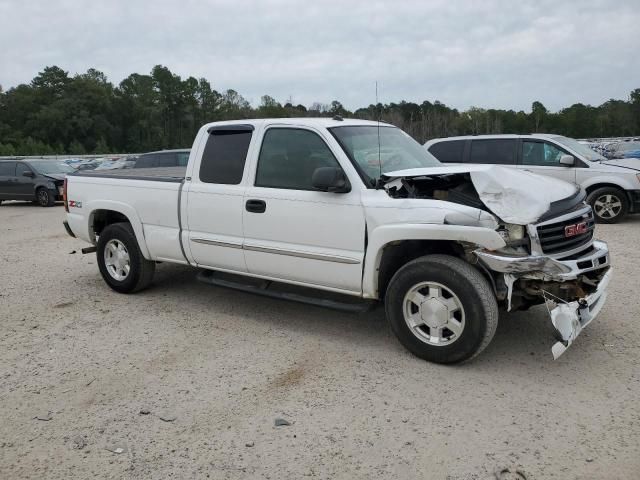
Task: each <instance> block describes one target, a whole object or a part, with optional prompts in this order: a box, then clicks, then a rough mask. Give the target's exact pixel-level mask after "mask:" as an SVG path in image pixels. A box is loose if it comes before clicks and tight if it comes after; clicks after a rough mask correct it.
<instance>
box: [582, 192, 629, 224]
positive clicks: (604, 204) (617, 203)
mask: <svg viewBox="0 0 640 480" xmlns="http://www.w3.org/2000/svg"><path fill="white" fill-rule="evenodd" d="M587 203H588V204H589V205H591V208H592V209H593V215H594V217H595V219H596V222H598V223H618V222H619V221H620V220H622V219H623V218H624V217H625V215H626V214H627V212H628V211H629V200H628V199H627V194H626V193H625V192H624V190H620V189H618V188H614V187H602V188H598V189H596V190H594V191H593V192H591V193H590V194H589V196H588V197H587Z"/></svg>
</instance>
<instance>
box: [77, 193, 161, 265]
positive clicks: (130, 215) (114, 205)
mask: <svg viewBox="0 0 640 480" xmlns="http://www.w3.org/2000/svg"><path fill="white" fill-rule="evenodd" d="M90 208H91V210H90V212H91V213H89V221H88V229H89V232H88V233H89V238H90V239H91V242H92V243H93V244H94V245H96V244H97V240H96V236H97V235H99V234H100V232H101V231H102V230H103V229H104V228H105V227H106V226H107V225H111V224H113V223H119V222H127V223H129V224H130V225H131V228H133V232H134V234H135V236H136V241H137V242H138V246H139V247H140V252H141V253H142V255H143V256H144V258H145V259H147V260H151V256H150V254H149V249H148V247H147V242H146V240H145V237H144V229H143V226H142V222H141V221H140V218H139V217H138V215H137V213H136V212H135V210H134V209H133V208H132V207H130V206H129V205H126V204H121V203H118V202H100V203H97V204H91V205H90Z"/></svg>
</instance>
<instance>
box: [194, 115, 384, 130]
mask: <svg viewBox="0 0 640 480" xmlns="http://www.w3.org/2000/svg"><path fill="white" fill-rule="evenodd" d="M263 124H268V125H299V126H308V127H324V128H330V127H347V126H351V127H355V126H377V125H378V124H380V125H381V126H386V127H392V126H393V125H390V124H388V123H385V122H376V121H372V120H359V119H357V118H342V117H333V118H331V117H295V118H258V119H248V120H227V121H223V122H211V123H207V124H206V125H205V127H206V128H211V127H216V126H225V125H253V126H258V125H263Z"/></svg>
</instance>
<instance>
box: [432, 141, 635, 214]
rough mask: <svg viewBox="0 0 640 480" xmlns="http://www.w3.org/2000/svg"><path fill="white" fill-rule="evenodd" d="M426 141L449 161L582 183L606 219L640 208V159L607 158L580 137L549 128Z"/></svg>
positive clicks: (438, 156)
mask: <svg viewBox="0 0 640 480" xmlns="http://www.w3.org/2000/svg"><path fill="white" fill-rule="evenodd" d="M424 146H425V148H426V149H427V150H428V151H429V152H430V153H431V154H432V155H434V156H435V157H436V158H437V159H438V160H440V161H441V162H444V163H458V164H467V163H470V164H494V165H503V166H509V167H514V168H518V169H521V170H526V171H529V172H533V173H538V174H541V175H548V176H551V177H556V178H559V179H562V180H566V181H568V182H573V183H576V184H578V185H580V186H581V187H582V188H583V189H585V190H586V192H587V195H588V196H587V202H588V203H589V204H590V205H591V206H592V207H593V211H594V213H595V216H596V220H597V221H598V222H601V223H616V222H618V221H620V220H621V219H622V218H623V217H624V216H625V215H626V214H627V213H640V159H636V158H626V159H620V160H607V159H606V158H605V157H603V156H602V155H600V154H599V153H597V152H595V151H593V150H591V149H590V148H589V147H587V146H586V145H583V144H581V143H579V142H578V141H577V140H574V139H572V138H567V137H563V136H561V135H552V134H544V133H535V134H531V135H473V136H464V137H448V138H436V139H433V140H429V141H428V142H427V143H425V144H424Z"/></svg>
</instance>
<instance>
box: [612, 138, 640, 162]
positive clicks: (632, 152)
mask: <svg viewBox="0 0 640 480" xmlns="http://www.w3.org/2000/svg"><path fill="white" fill-rule="evenodd" d="M606 149H607V151H608V152H609V154H610V155H611V156H610V157H608V158H640V142H618V143H612V144H609V145H607V148H606Z"/></svg>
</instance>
